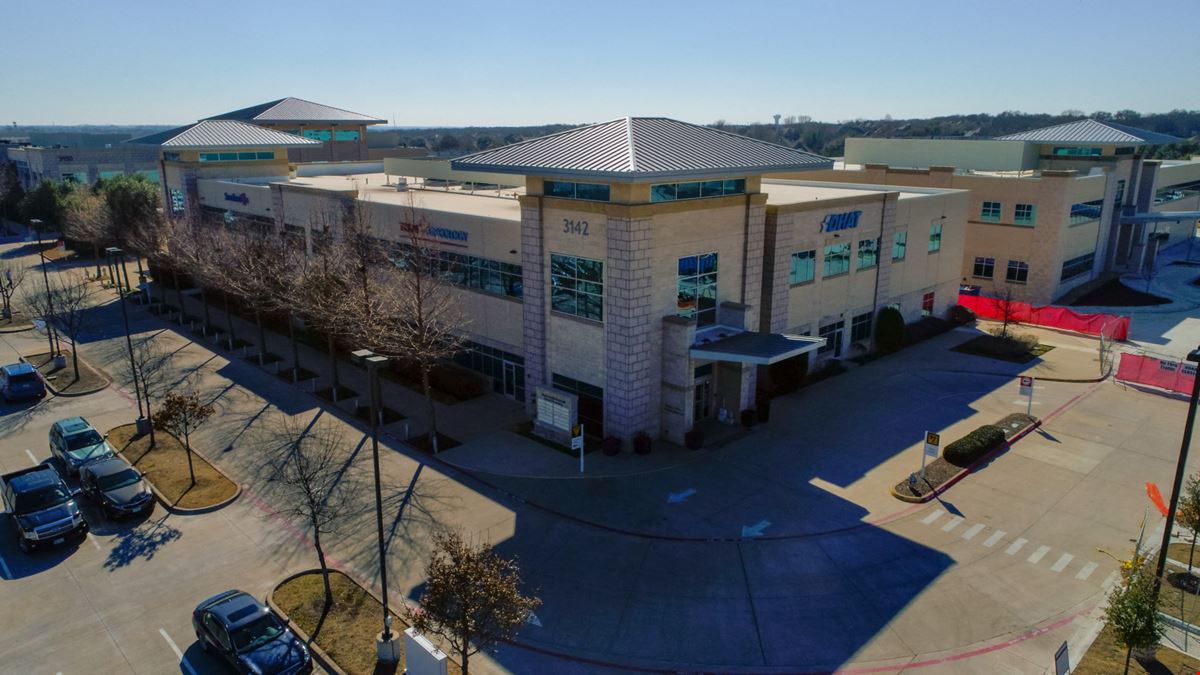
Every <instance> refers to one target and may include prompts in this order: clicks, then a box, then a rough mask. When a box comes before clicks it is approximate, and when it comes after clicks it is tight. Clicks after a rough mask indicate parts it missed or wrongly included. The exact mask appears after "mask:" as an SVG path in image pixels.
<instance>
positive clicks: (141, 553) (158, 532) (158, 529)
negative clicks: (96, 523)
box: [104, 514, 183, 571]
mask: <svg viewBox="0 0 1200 675" xmlns="http://www.w3.org/2000/svg"><path fill="white" fill-rule="evenodd" d="M168 516H169V514H164V515H163V516H162V517H161V518H159V519H157V520H148V521H146V522H144V523H142V524H141V525H138V526H137V527H134V528H132V529H129V530H126V531H125V532H123V533H121V534H118V535H117V537H116V540H115V542H114V544H113V547H112V549H111V550H110V551H109V552H108V558H107V559H106V560H105V561H104V569H106V570H109V571H113V570H117V569H120V568H122V567H125V566H127V565H129V564H130V563H132V562H133V561H135V560H150V559H151V558H153V557H154V556H155V554H156V553H158V551H159V549H161V548H162V547H164V546H166V545H167V544H169V543H171V542H173V541H175V540H176V539H179V538H180V537H181V536H183V533H182V532H180V531H179V530H178V529H176V528H174V527H172V526H170V525H168V524H167V522H166V521H167V518H168Z"/></svg>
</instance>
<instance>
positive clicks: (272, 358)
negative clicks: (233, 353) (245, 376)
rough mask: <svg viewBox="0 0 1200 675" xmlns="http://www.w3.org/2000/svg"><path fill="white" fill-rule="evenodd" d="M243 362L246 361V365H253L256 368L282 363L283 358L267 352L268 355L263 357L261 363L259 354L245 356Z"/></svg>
mask: <svg viewBox="0 0 1200 675" xmlns="http://www.w3.org/2000/svg"><path fill="white" fill-rule="evenodd" d="M242 360H243V361H245V362H246V363H250V364H253V365H256V366H269V365H271V364H272V363H279V362H280V361H282V360H283V357H282V356H280V355H278V354H272V353H271V352H267V353H266V354H263V355H262V360H261V361H260V360H259V358H258V353H257V352H255V353H254V354H248V355H246V356H243V357H242Z"/></svg>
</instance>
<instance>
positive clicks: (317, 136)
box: [302, 129, 333, 141]
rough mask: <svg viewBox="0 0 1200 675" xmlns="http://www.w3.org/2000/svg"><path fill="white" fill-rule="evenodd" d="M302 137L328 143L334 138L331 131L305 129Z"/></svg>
mask: <svg viewBox="0 0 1200 675" xmlns="http://www.w3.org/2000/svg"><path fill="white" fill-rule="evenodd" d="M302 135H303V136H304V137H305V138H311V139H313V140H314V141H328V140H330V139H332V138H333V132H332V131H330V130H329V129H305V130H304V133H303V134H302Z"/></svg>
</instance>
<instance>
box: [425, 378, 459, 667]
mask: <svg viewBox="0 0 1200 675" xmlns="http://www.w3.org/2000/svg"><path fill="white" fill-rule="evenodd" d="M429 370H430V369H429V368H428V367H422V368H421V389H422V390H423V391H424V392H425V408H426V410H427V411H428V413H429V449H430V450H431V451H432V452H433V453H434V454H435V455H436V454H437V451H438V441H437V439H438V428H437V407H436V406H434V405H433V387H431V386H430V384H429ZM463 672H466V671H465V670H464V671H463Z"/></svg>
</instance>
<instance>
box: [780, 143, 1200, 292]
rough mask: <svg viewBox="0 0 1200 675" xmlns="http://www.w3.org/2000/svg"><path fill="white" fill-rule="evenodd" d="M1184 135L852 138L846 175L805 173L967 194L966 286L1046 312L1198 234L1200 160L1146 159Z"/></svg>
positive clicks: (1144, 266)
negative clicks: (1054, 304) (1008, 293)
mask: <svg viewBox="0 0 1200 675" xmlns="http://www.w3.org/2000/svg"><path fill="white" fill-rule="evenodd" d="M1179 140H1180V139H1178V138H1175V137H1173V136H1168V135H1165V134H1159V133H1154V132H1150V131H1145V130H1141V129H1135V128H1132V127H1128V126H1125V125H1121V124H1116V123H1113V122H1101V121H1097V120H1081V121H1078V122H1070V123H1067V124H1061V125H1057V126H1053V127H1048V128H1045V129H1035V130H1032V131H1027V132H1024V133H1020V134H1014V135H1011V136H1005V137H1003V138H997V139H886V138H851V139H847V140H846V156H845V163H844V164H845V165H844V167H843V168H839V169H836V170H829V171H822V172H818V173H817V174H808V173H806V174H804V175H803V177H804V178H807V179H814V180H830V181H839V182H853V183H870V184H876V185H887V186H893V185H905V186H921V187H938V188H953V189H959V190H965V191H968V192H969V194H970V202H969V205H968V214H969V217H968V219H967V241H966V248H965V256H964V258H963V261H962V274H961V278H962V282H963V284H965V285H973V286H978V287H980V290H981V292H983V293H984V294H989V295H994V294H997V293H1002V292H1005V291H1006V289H1011V291H1012V294H1013V296H1014V297H1016V298H1019V299H1021V300H1025V301H1028V302H1032V303H1034V304H1039V305H1044V304H1050V303H1051V302H1053V301H1056V300H1058V299H1059V298H1062V297H1063V296H1065V295H1067V294H1068V293H1071V292H1072V291H1073V290H1075V289H1078V288H1079V287H1081V286H1084V285H1087V284H1089V283H1090V282H1093V281H1096V280H1098V279H1101V278H1103V277H1105V275H1106V273H1123V272H1149V271H1151V270H1153V266H1154V260H1155V255H1156V253H1157V251H1158V250H1159V249H1160V248H1162V247H1165V246H1169V245H1172V244H1174V243H1177V242H1179V241H1185V240H1187V238H1188V237H1191V236H1193V235H1194V234H1195V230H1196V221H1197V218H1200V160H1198V159H1196V158H1193V159H1192V160H1191V161H1172V160H1164V161H1152V160H1147V159H1145V158H1144V150H1145V148H1147V147H1149V146H1154V145H1161V144H1169V143H1174V142H1178V141H1179ZM785 175H787V174H785ZM796 177H801V176H796Z"/></svg>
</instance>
